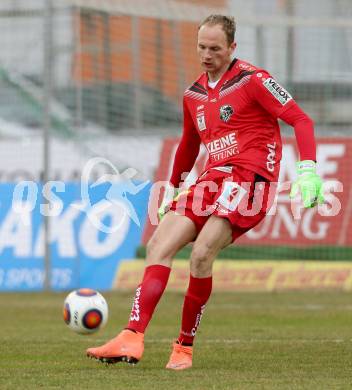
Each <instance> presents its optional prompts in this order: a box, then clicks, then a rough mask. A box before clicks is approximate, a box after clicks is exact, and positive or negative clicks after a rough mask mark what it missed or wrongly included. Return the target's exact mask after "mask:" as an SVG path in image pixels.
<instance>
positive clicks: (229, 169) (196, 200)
mask: <svg viewBox="0 0 352 390" xmlns="http://www.w3.org/2000/svg"><path fill="white" fill-rule="evenodd" d="M270 184H272V185H270ZM275 192H276V186H275V183H270V182H269V181H267V180H266V179H264V178H263V177H262V176H260V175H258V174H256V173H255V172H252V171H249V170H247V169H245V168H242V167H238V166H226V167H218V168H212V169H210V170H208V171H206V172H205V173H203V174H202V175H201V176H200V177H199V178H198V180H197V181H196V183H195V184H194V185H192V186H191V187H190V188H189V189H188V190H185V191H182V192H180V194H179V195H178V197H177V198H176V199H175V200H174V201H173V202H172V204H171V206H170V210H173V211H175V212H176V213H177V214H179V215H185V216H186V217H188V218H190V219H191V220H192V221H193V222H194V224H195V226H196V229H197V232H198V233H199V232H200V231H201V229H202V228H203V226H204V225H205V223H206V222H207V220H208V219H209V217H210V216H211V215H216V216H218V217H221V218H226V219H227V220H228V221H229V222H230V223H231V226H232V239H233V241H234V240H236V239H237V238H238V237H239V236H241V235H242V234H244V233H245V232H247V231H248V230H250V229H252V228H253V227H254V226H256V225H257V224H258V223H259V222H260V221H261V220H262V219H263V218H264V217H265V215H266V213H267V211H268V210H269V209H270V205H271V203H272V202H271V201H270V200H271V199H273V198H274V195H275Z"/></svg>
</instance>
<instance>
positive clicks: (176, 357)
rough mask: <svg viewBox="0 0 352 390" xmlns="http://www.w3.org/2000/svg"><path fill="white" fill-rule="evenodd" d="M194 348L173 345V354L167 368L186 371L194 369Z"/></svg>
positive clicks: (175, 343)
mask: <svg viewBox="0 0 352 390" xmlns="http://www.w3.org/2000/svg"><path fill="white" fill-rule="evenodd" d="M192 354H193V347H190V346H185V345H182V344H178V343H177V342H176V341H175V342H174V343H173V345H172V353H171V356H170V359H169V362H168V363H167V365H166V368H169V369H171V370H185V369H186V368H191V367H192Z"/></svg>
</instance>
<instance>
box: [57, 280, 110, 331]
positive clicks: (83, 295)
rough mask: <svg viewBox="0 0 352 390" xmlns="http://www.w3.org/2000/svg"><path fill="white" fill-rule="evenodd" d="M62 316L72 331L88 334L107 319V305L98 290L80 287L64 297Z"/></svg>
mask: <svg viewBox="0 0 352 390" xmlns="http://www.w3.org/2000/svg"><path fill="white" fill-rule="evenodd" d="M63 316H64V321H65V322H66V324H67V325H68V327H69V328H70V329H72V330H73V331H74V332H76V333H80V334H90V333H94V332H96V331H97V330H99V329H101V328H102V327H104V326H105V324H106V322H107V320H108V305H107V303H106V300H105V298H104V297H103V296H102V295H101V294H100V293H98V291H95V290H92V289H90V288H81V289H80V290H75V291H72V292H71V293H70V294H68V296H67V297H66V299H65V302H64V312H63Z"/></svg>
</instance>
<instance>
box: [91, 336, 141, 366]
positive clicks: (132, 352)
mask: <svg viewBox="0 0 352 390" xmlns="http://www.w3.org/2000/svg"><path fill="white" fill-rule="evenodd" d="M143 351H144V333H140V332H136V333H135V332H133V331H131V330H128V329H124V330H123V331H122V332H120V333H119V334H118V335H117V336H116V337H115V338H113V339H112V340H110V341H108V342H107V343H106V344H104V345H102V346H100V347H96V348H88V349H87V356H88V357H91V358H95V359H97V360H100V361H101V362H103V363H118V362H127V363H130V364H136V363H138V361H139V360H140V359H141V358H142V355H143Z"/></svg>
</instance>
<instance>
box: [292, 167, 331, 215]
mask: <svg viewBox="0 0 352 390" xmlns="http://www.w3.org/2000/svg"><path fill="white" fill-rule="evenodd" d="M315 166H316V163H315V161H312V160H304V161H299V162H297V174H298V179H297V180H296V181H295V182H294V183H293V184H292V187H291V192H290V198H294V197H296V196H297V195H298V193H299V192H300V193H301V197H302V201H303V206H304V207H306V208H309V207H314V206H315V205H316V204H317V203H319V204H322V203H324V195H323V182H322V180H321V178H320V176H319V175H317V174H316V172H315Z"/></svg>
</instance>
